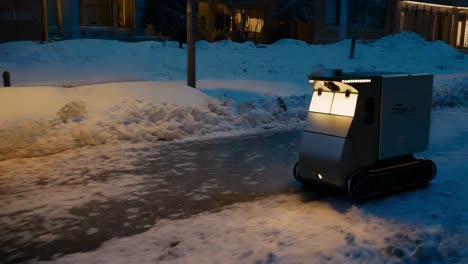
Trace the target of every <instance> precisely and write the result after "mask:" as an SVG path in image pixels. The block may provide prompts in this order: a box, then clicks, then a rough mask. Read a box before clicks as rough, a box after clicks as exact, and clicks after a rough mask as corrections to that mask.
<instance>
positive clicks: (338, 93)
mask: <svg viewBox="0 0 468 264" xmlns="http://www.w3.org/2000/svg"><path fill="white" fill-rule="evenodd" d="M311 84H312V86H313V88H314V93H313V94H312V101H311V102H310V106H309V111H311V112H318V113H324V114H332V115H342V116H350V117H353V116H354V112H355V110H356V103H357V98H358V92H357V90H356V89H355V88H353V87H352V86H350V85H347V84H343V83H339V82H324V81H314V82H312V83H311ZM332 86H334V88H333V89H330V87H332Z"/></svg>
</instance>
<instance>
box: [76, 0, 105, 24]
mask: <svg viewBox="0 0 468 264" xmlns="http://www.w3.org/2000/svg"><path fill="white" fill-rule="evenodd" d="M80 24H81V25H84V26H109V27H111V26H113V21H112V2H111V0H80Z"/></svg>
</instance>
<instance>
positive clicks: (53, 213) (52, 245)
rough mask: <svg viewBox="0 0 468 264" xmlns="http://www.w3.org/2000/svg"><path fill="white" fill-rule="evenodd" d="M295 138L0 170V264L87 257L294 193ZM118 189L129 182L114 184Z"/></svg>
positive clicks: (173, 147)
mask: <svg viewBox="0 0 468 264" xmlns="http://www.w3.org/2000/svg"><path fill="white" fill-rule="evenodd" d="M300 137H301V132H300V131H287V132H276V133H271V134H264V135H260V136H248V137H236V138H227V139H219V140H210V141H205V142H192V143H173V144H161V145H159V146H151V147H147V146H146V147H145V146H144V147H141V146H138V147H134V148H133V149H132V148H130V149H126V151H125V153H127V154H125V155H127V156H128V155H129V154H128V153H137V154H135V155H134V156H133V159H132V166H119V165H118V164H119V163H120V164H121V163H122V162H124V160H125V159H127V157H125V155H123V156H122V157H119V155H120V154H119V153H120V152H118V151H117V152H116V151H114V152H111V153H107V154H106V153H105V152H106V151H105V150H100V153H101V154H99V155H95V156H93V155H90V154H87V153H94V152H96V151H95V149H99V147H95V149H94V150H93V148H90V149H88V150H87V152H84V154H83V153H82V154H77V153H80V150H74V151H71V153H67V154H64V155H57V156H56V155H52V156H48V157H42V158H33V159H31V160H32V162H33V163H34V164H35V165H28V166H26V165H27V164H29V162H30V161H25V160H26V159H25V160H17V161H15V162H14V163H12V162H10V163H3V168H4V170H5V173H4V175H8V173H9V176H0V208H3V209H5V210H1V211H0V224H2V228H1V230H0V256H1V257H0V262H2V263H3V262H24V261H28V260H49V259H52V258H54V257H57V256H61V255H64V254H70V253H75V252H85V251H90V250H94V249H96V248H98V247H99V246H100V245H101V244H102V243H103V242H105V241H107V240H109V239H111V238H115V237H124V236H130V235H133V234H137V233H141V232H144V231H146V230H148V229H149V228H150V227H151V226H152V225H153V224H154V223H155V221H157V220H158V219H163V218H166V219H167V218H169V219H179V218H185V217H188V216H190V215H193V214H196V213H200V212H211V211H216V210H220V208H221V207H223V206H226V205H230V204H233V203H238V202H245V201H252V200H254V199H258V198H262V197H267V196H271V195H277V194H282V193H286V192H295V191H297V190H299V189H300V185H298V184H297V183H295V181H294V180H293V178H292V175H291V173H290V171H291V167H292V166H293V164H294V162H295V161H296V160H297V155H298V153H297V151H298V144H299V142H300ZM142 150H143V152H142ZM138 153H140V154H138ZM141 153H143V154H141ZM103 156H105V160H111V159H114V160H113V162H112V163H111V165H110V166H109V164H107V165H105V164H104V161H103V160H100V158H98V157H103ZM110 156H111V157H110ZM21 162H24V163H25V165H18V163H21ZM100 166H101V167H102V166H106V167H107V169H106V170H100V169H98V168H100ZM1 168H2V163H0V171H1ZM45 168H47V169H45ZM123 179H125V181H124V182H128V181H129V179H133V180H135V179H137V180H135V184H133V183H132V181H130V182H131V183H132V184H127V183H126V184H121V183H122V180H123ZM96 186H101V187H99V188H97V187H96ZM135 186H137V187H135ZM93 188H94V189H93ZM120 189H122V191H118V190H120ZM93 190H98V191H93ZM76 192H78V194H79V196H76V197H75V196H72V194H73V193H76ZM88 192H89V194H88ZM112 192H116V193H117V194H114V195H109V193H112ZM78 194H77V195H78ZM90 197H91V198H90ZM96 197H97V198H96ZM100 197H103V198H102V199H99V198H100ZM36 203H37V205H34V206H33V204H36ZM28 206H29V207H28ZM22 207H24V209H22ZM2 211H3V212H2Z"/></svg>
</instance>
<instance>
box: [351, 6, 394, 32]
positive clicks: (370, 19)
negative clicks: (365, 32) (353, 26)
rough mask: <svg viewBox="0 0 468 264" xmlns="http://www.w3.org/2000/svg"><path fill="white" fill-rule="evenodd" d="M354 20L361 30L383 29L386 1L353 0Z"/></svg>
mask: <svg viewBox="0 0 468 264" xmlns="http://www.w3.org/2000/svg"><path fill="white" fill-rule="evenodd" d="M352 3H353V5H354V6H353V10H354V14H353V15H354V19H355V21H356V22H357V23H358V24H359V26H360V27H363V28H384V27H385V18H386V16H387V0H355V1H353V2H352Z"/></svg>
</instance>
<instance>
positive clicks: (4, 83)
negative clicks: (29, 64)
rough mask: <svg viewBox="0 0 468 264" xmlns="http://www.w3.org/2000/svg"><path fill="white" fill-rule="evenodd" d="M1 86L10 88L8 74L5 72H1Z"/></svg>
mask: <svg viewBox="0 0 468 264" xmlns="http://www.w3.org/2000/svg"><path fill="white" fill-rule="evenodd" d="M3 86H4V87H10V86H11V80H10V73H9V72H7V71H4V72H3Z"/></svg>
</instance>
